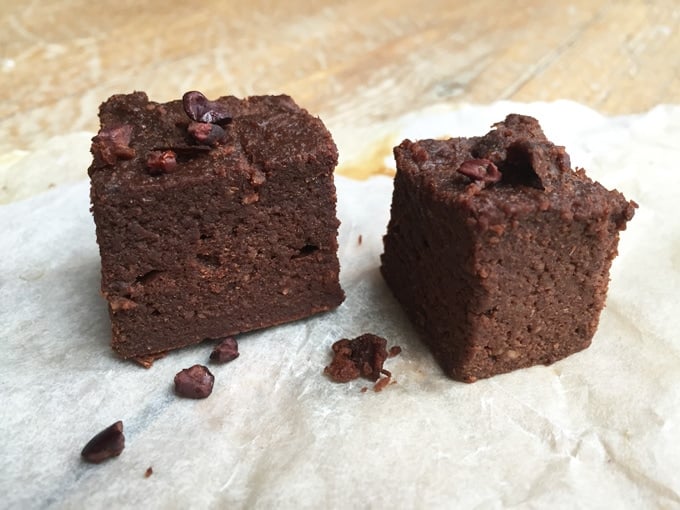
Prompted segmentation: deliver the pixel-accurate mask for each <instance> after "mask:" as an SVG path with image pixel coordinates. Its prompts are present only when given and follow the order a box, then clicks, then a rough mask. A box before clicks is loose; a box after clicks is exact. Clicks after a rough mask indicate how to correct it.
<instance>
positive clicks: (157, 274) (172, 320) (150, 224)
mask: <svg viewBox="0 0 680 510" xmlns="http://www.w3.org/2000/svg"><path fill="white" fill-rule="evenodd" d="M99 115H100V119H101V129H100V131H99V134H98V135H97V136H96V137H94V139H93V143H92V154H93V163H92V165H91V167H90V169H89V175H90V178H91V201H92V211H93V214H94V220H95V223H96V227H97V242H98V243H99V248H100V253H101V260H102V292H103V294H104V296H105V297H106V299H107V300H108V303H109V312H110V316H111V322H112V329H113V338H112V346H113V349H114V350H115V351H116V352H117V353H118V354H119V355H121V356H122V357H124V358H129V357H138V356H143V355H148V354H150V353H157V352H163V351H167V350H170V349H175V348H178V347H182V346H186V345H189V344H194V343H197V342H200V341H201V340H203V339H206V338H221V337H226V336H230V335H234V334H236V333H241V332H244V331H249V330H254V329H258V328H263V327H266V326H272V325H274V324H280V323H283V322H288V321H292V320H296V319H301V318H303V317H307V316H309V315H312V314H315V313H318V312H323V311H326V310H330V309H332V308H335V307H337V306H338V305H339V304H340V303H341V302H342V301H343V299H344V294H343V291H342V289H341V288H340V285H339V282H338V272H339V263H338V258H337V247H338V245H337V230H338V225H339V222H338V220H337V218H336V214H335V202H336V196H335V187H334V184H333V170H334V168H335V165H336V164H337V149H336V147H335V144H334V143H333V140H332V138H331V136H330V134H329V133H328V131H327V130H326V128H325V126H324V125H323V123H322V122H321V120H319V119H318V118H315V117H313V116H311V115H310V114H309V113H308V112H307V111H305V110H303V109H301V108H299V107H298V106H297V105H296V104H295V102H293V100H292V99H291V98H290V97H287V96H258V97H250V98H247V99H237V98H235V97H231V96H229V97H222V98H219V99H218V100H216V101H208V100H207V99H206V98H205V97H204V96H203V95H202V94H200V93H197V92H192V93H187V94H186V95H185V97H184V101H179V100H177V101H171V102H168V103H165V104H159V103H155V102H152V101H149V100H148V98H147V96H146V94H144V93H142V92H135V93H133V94H128V95H116V96H113V97H111V98H110V99H109V100H108V101H106V102H105V103H104V104H102V106H101V108H100V114H99Z"/></svg>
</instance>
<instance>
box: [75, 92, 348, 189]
mask: <svg viewBox="0 0 680 510" xmlns="http://www.w3.org/2000/svg"><path fill="white" fill-rule="evenodd" d="M185 99H186V96H185ZM203 100H205V102H207V103H209V104H210V105H212V107H213V108H214V109H216V110H219V111H220V112H226V115H223V117H226V118H219V117H218V118H217V119H215V118H211V117H210V116H209V115H208V116H204V118H203V119H200V120H207V121H208V122H194V120H196V119H192V118H190V113H191V112H190V111H188V110H187V108H186V103H185V104H184V105H183V102H182V101H181V100H176V101H170V102H168V103H156V102H153V101H149V99H148V97H147V95H146V94H145V93H143V92H134V93H132V94H121V95H114V96H112V97H111V98H110V99H109V100H107V101H106V102H105V103H103V104H102V105H101V107H100V110H99V117H100V120H101V129H100V131H99V133H98V134H97V136H95V137H94V138H93V140H92V148H91V150H92V155H93V163H92V165H91V166H90V168H89V170H88V173H89V175H90V177H91V179H92V182H93V185H95V186H97V185H104V186H105V187H106V189H107V191H109V192H111V191H116V190H117V189H119V190H120V191H122V192H124V191H125V190H126V189H129V188H130V187H135V188H140V187H142V188H145V187H151V188H155V187H162V186H167V185H171V184H172V182H173V181H178V180H181V181H182V182H186V181H187V180H191V179H196V180H197V181H204V179H206V178H208V179H210V178H211V177H214V175H213V174H215V173H219V172H223V171H225V169H226V168H230V169H231V170H230V171H236V172H239V171H242V172H247V173H249V174H253V171H254V168H256V169H259V170H260V171H261V172H262V173H261V174H258V173H257V172H256V173H254V174H253V175H250V178H251V179H253V180H255V181H258V180H263V179H266V178H267V176H268V175H269V174H270V173H271V172H277V171H286V172H295V171H300V172H303V171H304V168H305V167H307V168H310V167H317V168H324V169H328V171H332V170H333V168H334V167H335V165H336V164H337V159H338V152H337V148H336V146H335V144H334V142H333V140H332V138H331V136H330V134H329V132H328V130H327V129H326V128H325V126H324V125H323V123H322V122H321V120H320V119H318V118H316V117H313V116H312V115H310V114H309V113H308V112H307V111H306V110H304V109H302V108H300V107H299V106H298V105H297V104H296V103H295V102H294V101H293V100H292V99H291V98H290V97H289V96H286V95H278V96H253V97H249V98H246V99H239V98H236V97H233V96H225V97H220V98H218V99H217V100H215V101H207V100H206V99H205V98H204V97H203ZM209 113H210V112H209ZM196 126H197V127H198V129H199V130H200V129H202V128H205V127H206V126H208V128H207V129H208V130H210V129H213V130H214V131H215V132H217V134H216V135H215V134H214V133H212V132H209V133H205V132H204V133H198V134H196V131H195V129H196ZM217 161H222V162H223V163H224V164H216V162H217ZM114 166H115V170H114V169H113V167H114ZM180 168H181V170H178V169H180ZM154 170H157V171H154Z"/></svg>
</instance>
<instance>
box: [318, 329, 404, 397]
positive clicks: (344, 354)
mask: <svg viewBox="0 0 680 510" xmlns="http://www.w3.org/2000/svg"><path fill="white" fill-rule="evenodd" d="M386 346H387V340H385V339H384V338H382V337H379V336H377V335H373V334H371V333H365V334H363V335H361V336H358V337H357V338H354V339H353V340H349V339H347V338H342V339H340V340H338V341H337V342H335V343H334V344H333V346H332V349H333V352H334V353H335V354H334V356H333V360H332V361H331V364H330V365H328V366H327V367H326V368H325V369H324V373H325V374H326V375H327V376H328V377H330V378H331V379H332V380H333V381H335V382H349V381H352V380H354V379H357V378H359V377H364V378H365V379H369V380H370V381H374V382H375V385H374V386H373V390H374V391H376V392H378V391H382V389H383V388H385V386H387V385H388V384H390V381H391V380H392V373H391V372H390V371H389V370H386V369H384V368H383V364H384V363H385V360H386V359H387V358H388V357H394V356H397V355H398V354H399V353H400V352H401V347H399V346H398V345H395V346H393V347H392V348H390V350H389V352H388V351H387V349H386ZM381 375H385V376H386V377H383V378H382V379H381V378H380V376H381ZM360 391H361V393H365V392H366V391H368V387H366V386H364V387H363V388H361V390H360Z"/></svg>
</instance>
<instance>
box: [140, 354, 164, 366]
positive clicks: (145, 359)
mask: <svg viewBox="0 0 680 510" xmlns="http://www.w3.org/2000/svg"><path fill="white" fill-rule="evenodd" d="M166 354H167V353H165V352H158V353H156V354H147V355H145V356H136V357H134V358H132V360H133V361H135V362H137V363H139V364H140V365H142V366H143V367H144V368H151V367H152V366H153V364H154V362H155V361H156V360H159V359H161V358H164V357H165V355H166Z"/></svg>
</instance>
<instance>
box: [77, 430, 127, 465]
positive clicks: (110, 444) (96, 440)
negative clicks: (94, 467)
mask: <svg viewBox="0 0 680 510" xmlns="http://www.w3.org/2000/svg"><path fill="white" fill-rule="evenodd" d="M124 448H125V436H124V435H123V422H122V421H117V422H116V423H114V424H113V425H111V426H109V427H107V428H105V429H104V430H102V431H101V432H100V433H99V434H97V435H96V436H94V437H93V438H92V439H90V440H89V441H88V443H87V444H86V445H85V447H84V448H83V450H82V451H81V452H80V456H81V457H82V458H83V460H84V461H85V462H90V463H92V464H99V463H100V462H103V461H105V460H106V459H110V458H111V457H117V456H118V455H120V454H121V452H122V451H123V449H124Z"/></svg>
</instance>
